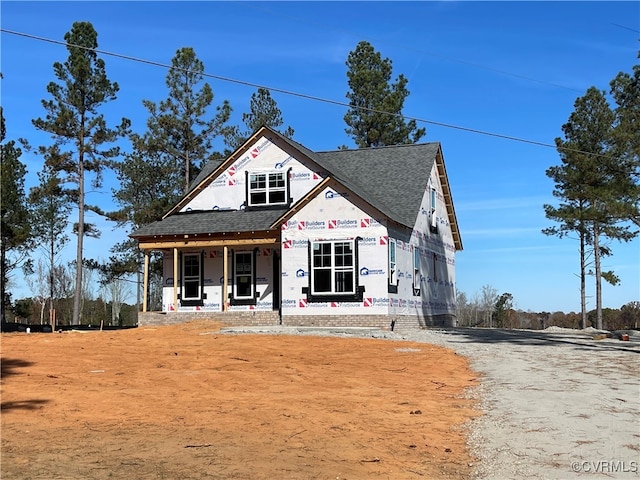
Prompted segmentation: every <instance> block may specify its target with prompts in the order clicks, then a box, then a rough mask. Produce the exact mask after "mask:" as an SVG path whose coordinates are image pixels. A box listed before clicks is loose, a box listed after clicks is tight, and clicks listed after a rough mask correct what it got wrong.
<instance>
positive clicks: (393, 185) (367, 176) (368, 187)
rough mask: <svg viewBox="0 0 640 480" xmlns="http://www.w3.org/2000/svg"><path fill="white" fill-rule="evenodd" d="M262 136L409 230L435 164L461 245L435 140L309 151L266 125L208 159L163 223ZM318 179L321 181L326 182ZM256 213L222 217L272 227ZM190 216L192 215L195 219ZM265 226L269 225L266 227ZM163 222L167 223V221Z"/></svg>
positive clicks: (177, 222) (173, 225) (458, 242)
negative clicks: (231, 150) (222, 155)
mask: <svg viewBox="0 0 640 480" xmlns="http://www.w3.org/2000/svg"><path fill="white" fill-rule="evenodd" d="M261 137H265V138H267V139H268V140H269V141H271V142H274V143H276V144H277V145H279V146H280V148H285V149H286V150H287V151H290V152H291V153H292V154H294V153H295V154H298V155H300V156H301V157H303V158H305V160H307V161H310V162H312V164H315V165H316V166H317V167H318V170H319V171H320V170H321V171H323V172H326V175H327V176H328V177H331V178H332V179H333V180H335V181H337V182H338V183H340V184H341V185H343V186H344V187H345V188H347V189H349V190H350V191H352V192H353V193H354V194H356V195H357V196H358V197H360V198H361V199H362V200H364V201H365V202H367V203H368V204H369V205H371V206H372V207H374V208H375V209H376V210H378V211H380V212H381V213H382V214H383V215H385V216H387V217H388V218H389V219H391V220H392V221H394V222H397V223H399V224H401V225H404V226H406V227H408V228H413V227H414V226H415V222H416V217H417V216H418V214H419V212H420V206H421V202H422V200H423V197H424V195H425V191H426V189H427V186H428V183H429V178H430V176H431V173H432V171H433V170H434V168H435V171H436V172H437V175H438V177H439V180H440V183H441V185H442V189H443V195H444V198H445V203H446V207H447V208H446V209H447V215H448V220H449V224H450V225H451V231H452V235H453V240H454V243H455V247H456V249H458V250H461V249H462V243H461V239H460V233H459V231H458V224H457V220H456V215H455V210H454V208H453V201H452V198H451V192H450V188H449V183H448V179H447V174H446V170H445V166H444V159H443V155H442V150H441V146H440V143H439V142H431V143H423V144H407V145H397V146H387V147H377V148H363V149H355V150H334V151H325V152H313V151H312V150H309V149H308V148H306V147H305V146H303V145H301V144H299V143H297V142H295V141H294V140H291V139H289V138H286V137H284V136H283V135H281V134H280V133H278V132H276V131H274V130H272V129H270V128H268V127H262V128H260V129H258V130H257V131H256V132H255V133H254V134H253V135H252V136H251V137H250V138H249V139H248V140H247V141H246V142H245V143H244V144H243V145H242V146H241V147H239V148H238V149H237V150H236V151H235V152H234V153H233V154H232V155H230V156H229V157H228V158H227V159H226V160H224V161H220V160H215V161H212V162H209V163H208V164H207V165H206V166H205V167H204V169H203V170H202V171H201V172H200V174H199V175H198V177H197V178H196V179H195V180H194V182H193V183H192V185H191V188H190V190H189V192H188V193H187V194H186V195H185V196H184V197H183V198H182V199H181V200H180V202H178V204H176V206H174V208H172V209H171V210H170V211H169V212H168V213H167V214H166V215H165V217H164V219H165V220H164V221H163V223H164V222H165V221H166V220H169V219H170V218H171V217H172V216H174V215H176V214H178V213H179V212H180V210H181V209H182V208H183V207H184V206H186V205H187V204H188V203H189V202H190V201H191V200H192V199H193V198H194V197H195V196H196V195H198V193H199V192H201V191H202V190H204V189H205V188H206V187H207V186H208V185H209V184H211V183H212V182H213V181H215V179H216V178H217V177H219V176H220V175H222V174H223V173H224V172H225V171H226V170H227V169H228V168H230V167H231V166H232V165H234V163H235V162H236V161H238V159H240V158H241V157H242V156H243V155H245V154H246V153H247V149H248V148H249V147H251V145H252V144H253V143H255V142H256V141H257V140H258V139H260V138H261ZM323 176H324V175H323ZM321 183H322V184H324V183H325V182H321ZM319 186H320V184H317V185H316V188H313V189H312V190H311V191H309V192H308V193H307V195H306V197H303V198H302V199H300V200H299V202H297V203H305V202H307V201H308V198H309V196H310V195H311V196H312V195H314V194H315V193H317V187H319ZM314 192H315V193H314ZM292 208H293V210H296V209H297V208H299V207H297V206H296V204H294V205H293V206H292ZM242 212H243V210H239V211H237V213H236V214H234V215H241V214H242ZM219 213H220V212H211V213H209V215H216V214H219ZM254 213H257V214H258V215H250V216H242V219H240V218H235V217H234V216H233V215H226V216H225V218H228V219H232V220H233V222H238V221H240V222H241V223H242V224H243V226H245V227H246V228H247V229H251V228H250V227H251V225H244V223H245V221H248V222H249V223H251V222H256V226H258V224H260V225H259V227H260V228H261V229H264V228H265V227H266V228H274V227H276V224H277V222H278V216H272V215H265V219H261V220H258V217H259V213H258V212H254ZM182 215H185V216H186V215H189V214H186V213H185V214H180V216H182ZM191 215H197V213H196V212H193V213H192V214H191ZM281 215H282V216H281V217H280V218H284V217H286V216H287V215H286V214H284V212H281ZM267 216H268V217H269V220H271V222H274V221H275V223H268V222H265V221H263V220H267V219H266V217H267ZM232 217H233V218H232ZM193 218H194V219H195V217H193ZM212 220H213V218H212ZM185 221H186V222H187V223H190V220H187V219H186V218H184V219H181V220H177V219H176V220H171V221H170V222H169V223H171V225H170V226H171V230H172V231H173V230H174V229H175V228H178V229H179V228H180V226H186V225H185V224H184V223H183V222H185ZM233 222H232V223H233ZM226 223H227V222H222V224H219V225H218V228H222V227H223V225H224V224H226ZM267 225H269V226H268V227H267ZM166 226H167V227H169V225H168V224H167V225H166ZM158 229H162V226H160V225H154V228H153V229H152V230H153V234H155V233H160V232H159V230H158ZM147 230H148V229H147V228H144V227H143V228H142V229H141V230H140V231H138V232H136V235H135V236H140V235H141V234H152V232H151V231H149V232H147ZM231 230H233V228H231Z"/></svg>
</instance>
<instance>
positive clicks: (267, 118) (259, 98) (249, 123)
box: [225, 88, 294, 150]
mask: <svg viewBox="0 0 640 480" xmlns="http://www.w3.org/2000/svg"><path fill="white" fill-rule="evenodd" d="M242 121H243V122H244V124H245V127H246V130H244V131H240V127H232V128H231V129H230V131H229V132H228V133H227V135H226V138H225V143H226V144H227V145H228V146H229V147H230V148H231V150H235V149H236V148H238V147H240V146H241V145H242V144H243V143H244V142H246V141H247V140H248V139H249V137H250V136H251V135H252V134H253V133H254V132H255V131H256V130H258V128H260V127H261V126H263V125H264V126H266V127H270V128H273V129H274V130H278V128H279V127H281V126H282V125H283V124H284V121H283V120H282V112H281V111H280V109H279V108H278V104H277V103H276V101H275V100H274V99H273V98H272V97H271V93H270V92H269V90H268V89H266V88H259V89H258V91H257V92H255V93H254V94H253V95H251V103H250V105H249V113H243V114H242ZM293 133H294V131H293V128H291V127H287V128H286V129H285V130H284V131H283V132H282V134H283V135H284V136H285V137H287V138H293Z"/></svg>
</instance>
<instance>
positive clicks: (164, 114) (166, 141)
mask: <svg viewBox="0 0 640 480" xmlns="http://www.w3.org/2000/svg"><path fill="white" fill-rule="evenodd" d="M203 73H204V64H203V63H202V61H201V60H199V59H198V58H197V57H196V53H195V51H194V50H193V48H190V47H183V48H181V49H179V50H178V51H177V52H176V55H175V56H174V57H173V59H172V60H171V69H170V70H169V73H168V74H167V77H166V84H167V87H168V88H169V97H168V98H167V99H166V100H164V101H162V102H160V104H159V105H158V104H156V103H155V102H152V101H151V100H143V102H142V103H143V105H144V106H145V108H146V109H147V110H148V112H149V119H148V121H147V128H148V130H147V132H146V133H145V134H144V135H143V136H138V135H133V136H132V141H133V144H134V147H135V148H136V149H137V151H138V152H140V153H141V154H142V155H143V157H146V155H145V153H148V154H150V155H151V156H153V155H161V156H163V157H164V158H162V161H163V163H164V162H165V161H168V162H170V163H171V164H172V165H173V167H174V168H175V169H176V170H177V171H179V172H181V175H182V178H183V190H182V192H183V193H186V192H187V191H188V190H189V185H190V184H191V181H192V180H193V179H194V178H195V176H196V175H197V173H198V171H199V170H200V169H201V168H202V166H203V165H204V164H206V163H207V162H208V161H209V160H210V159H212V158H216V157H219V156H220V154H219V153H216V152H214V151H213V141H214V139H215V138H216V137H217V136H221V135H223V134H224V133H225V132H226V130H225V129H226V128H228V127H227V126H226V125H225V124H226V123H227V122H228V120H229V118H230V116H231V106H230V105H229V102H228V101H226V100H225V101H224V102H223V103H222V105H221V106H218V107H216V114H215V115H214V116H213V117H212V118H209V119H207V109H208V108H209V107H210V106H211V104H212V102H213V90H212V89H211V87H210V86H209V84H208V83H204V84H202V80H203V78H204V76H203ZM201 84H202V86H200V85H201Z"/></svg>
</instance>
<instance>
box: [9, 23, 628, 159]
mask: <svg viewBox="0 0 640 480" xmlns="http://www.w3.org/2000/svg"><path fill="white" fill-rule="evenodd" d="M0 32H4V33H8V34H10V35H17V36H20V37H25V38H29V39H32V40H39V41H42V42H48V43H53V44H56V45H64V46H66V47H73V48H80V49H82V50H90V51H92V52H96V53H101V54H103V55H108V56H111V57H116V58H121V59H124V60H130V61H133V62H138V63H144V64H146V65H152V66H155V67H162V68H166V69H169V70H183V71H185V72H188V71H189V70H187V69H183V68H179V67H174V66H173V65H168V64H166V63H161V62H156V61H153V60H147V59H144V58H138V57H133V56H130V55H124V54H121V53H115V52H109V51H107V50H100V49H97V48H89V47H85V46H82V45H74V44H70V43H67V42H64V41H61V40H53V39H50V38H46V37H40V36H37V35H32V34H29V33H24V32H17V31H14V30H8V29H6V28H0ZM201 74H202V76H203V77H207V78H212V79H215V80H220V81H223V82H230V83H235V84H238V85H245V86H248V87H254V88H263V89H266V90H270V91H272V92H278V93H282V94H283V95H290V96H294V97H298V98H304V99H306V100H313V101H317V102H323V103H328V104H332V105H338V106H341V107H347V108H353V109H356V110H362V111H365V112H369V113H379V114H383V115H390V116H393V117H398V118H402V119H405V120H414V121H416V122H419V123H426V124H428V125H435V126H438V127H443V128H450V129H454V130H460V131H463V132H468V133H475V134H478V135H485V136H489V137H494V138H500V139H503V140H511V141H514V142H520V143H526V144H529V145H536V146H540V147H547V148H553V149H561V150H563V151H565V152H572V153H581V154H586V155H594V156H597V157H602V158H610V159H616V158H617V157H613V156H610V155H606V154H599V153H593V152H587V151H584V150H577V149H571V148H565V147H558V146H556V145H554V144H551V143H545V142H540V141H537V140H530V139H526V138H520V137H515V136H512V135H504V134H501V133H495V132H488V131H486V130H479V129H476V128H470V127H463V126H460V125H453V124H451V123H444V122H438V121H435V120H427V119H424V118H419V117H412V116H409V115H404V114H401V113H391V112H386V111H383V110H377V109H374V108H367V107H358V106H355V105H351V104H349V103H346V102H341V101H338V100H332V99H328V98H322V97H318V96H315V95H309V94H306V93H300V92H294V91H292V90H285V89H282V88H277V87H269V86H266V85H261V84H258V83H253V82H249V81H246V80H238V79H235V78H229V77H224V76H221V75H214V74H211V73H206V72H201Z"/></svg>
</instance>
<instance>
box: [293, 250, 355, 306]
mask: <svg viewBox="0 0 640 480" xmlns="http://www.w3.org/2000/svg"><path fill="white" fill-rule="evenodd" d="M309 272H310V273H309V286H308V287H306V288H304V289H303V293H306V294H307V299H308V300H310V301H317V302H324V301H333V300H334V299H335V300H336V301H361V300H362V294H363V292H364V287H362V286H360V285H359V278H358V244H357V239H353V240H315V241H311V242H309Z"/></svg>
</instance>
